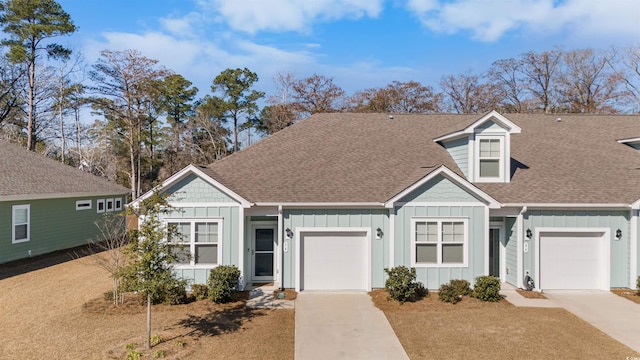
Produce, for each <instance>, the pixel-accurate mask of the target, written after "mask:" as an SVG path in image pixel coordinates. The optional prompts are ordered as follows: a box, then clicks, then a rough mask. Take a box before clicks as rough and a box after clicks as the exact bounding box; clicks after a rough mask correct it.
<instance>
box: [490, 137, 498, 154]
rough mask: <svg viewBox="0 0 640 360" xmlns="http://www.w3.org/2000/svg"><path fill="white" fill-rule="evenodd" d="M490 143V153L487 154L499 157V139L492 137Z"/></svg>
mask: <svg viewBox="0 0 640 360" xmlns="http://www.w3.org/2000/svg"><path fill="white" fill-rule="evenodd" d="M490 144H491V149H490V152H491V154H490V155H489V156H491V157H499V156H500V140H498V139H492V140H491V142H490Z"/></svg>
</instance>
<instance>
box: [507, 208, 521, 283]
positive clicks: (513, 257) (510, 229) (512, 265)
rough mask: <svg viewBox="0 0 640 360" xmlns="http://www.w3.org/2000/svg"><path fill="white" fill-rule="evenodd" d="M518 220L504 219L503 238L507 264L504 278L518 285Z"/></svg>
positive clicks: (512, 218)
mask: <svg viewBox="0 0 640 360" xmlns="http://www.w3.org/2000/svg"><path fill="white" fill-rule="evenodd" d="M517 224H518V222H517V221H516V218H514V217H509V218H506V219H505V234H504V236H505V239H506V243H505V244H506V247H505V250H506V251H505V252H506V259H505V263H506V266H507V273H506V280H507V282H508V283H509V284H511V285H514V286H516V285H518V233H517V230H518V227H517Z"/></svg>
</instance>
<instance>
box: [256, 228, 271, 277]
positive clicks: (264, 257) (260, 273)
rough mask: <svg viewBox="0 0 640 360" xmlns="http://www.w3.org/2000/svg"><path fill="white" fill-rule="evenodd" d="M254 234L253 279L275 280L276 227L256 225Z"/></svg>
mask: <svg viewBox="0 0 640 360" xmlns="http://www.w3.org/2000/svg"><path fill="white" fill-rule="evenodd" d="M252 235H253V236H252V238H253V244H252V245H253V249H252V251H251V252H252V260H253V261H252V262H251V263H252V279H253V280H258V281H273V279H274V278H273V275H274V274H273V273H274V271H273V270H274V264H275V252H274V247H275V246H274V245H275V236H276V229H275V227H273V228H272V227H268V226H264V227H255V228H253V234H252Z"/></svg>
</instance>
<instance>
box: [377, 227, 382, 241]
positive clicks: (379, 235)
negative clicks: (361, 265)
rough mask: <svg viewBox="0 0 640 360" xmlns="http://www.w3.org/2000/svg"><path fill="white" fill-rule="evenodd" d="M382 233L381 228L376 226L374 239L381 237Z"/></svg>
mask: <svg viewBox="0 0 640 360" xmlns="http://www.w3.org/2000/svg"><path fill="white" fill-rule="evenodd" d="M382 235H383V232H382V229H380V228H377V229H376V240H380V239H382Z"/></svg>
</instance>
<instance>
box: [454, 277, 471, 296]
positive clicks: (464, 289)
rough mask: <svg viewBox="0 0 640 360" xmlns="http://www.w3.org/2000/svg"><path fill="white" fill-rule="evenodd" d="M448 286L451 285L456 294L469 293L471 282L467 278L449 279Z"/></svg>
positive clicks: (466, 294) (465, 294)
mask: <svg viewBox="0 0 640 360" xmlns="http://www.w3.org/2000/svg"><path fill="white" fill-rule="evenodd" d="M449 286H451V287H453V288H454V289H455V291H456V293H457V294H458V295H464V296H469V295H471V284H469V282H468V281H467V280H462V279H451V281H449Z"/></svg>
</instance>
